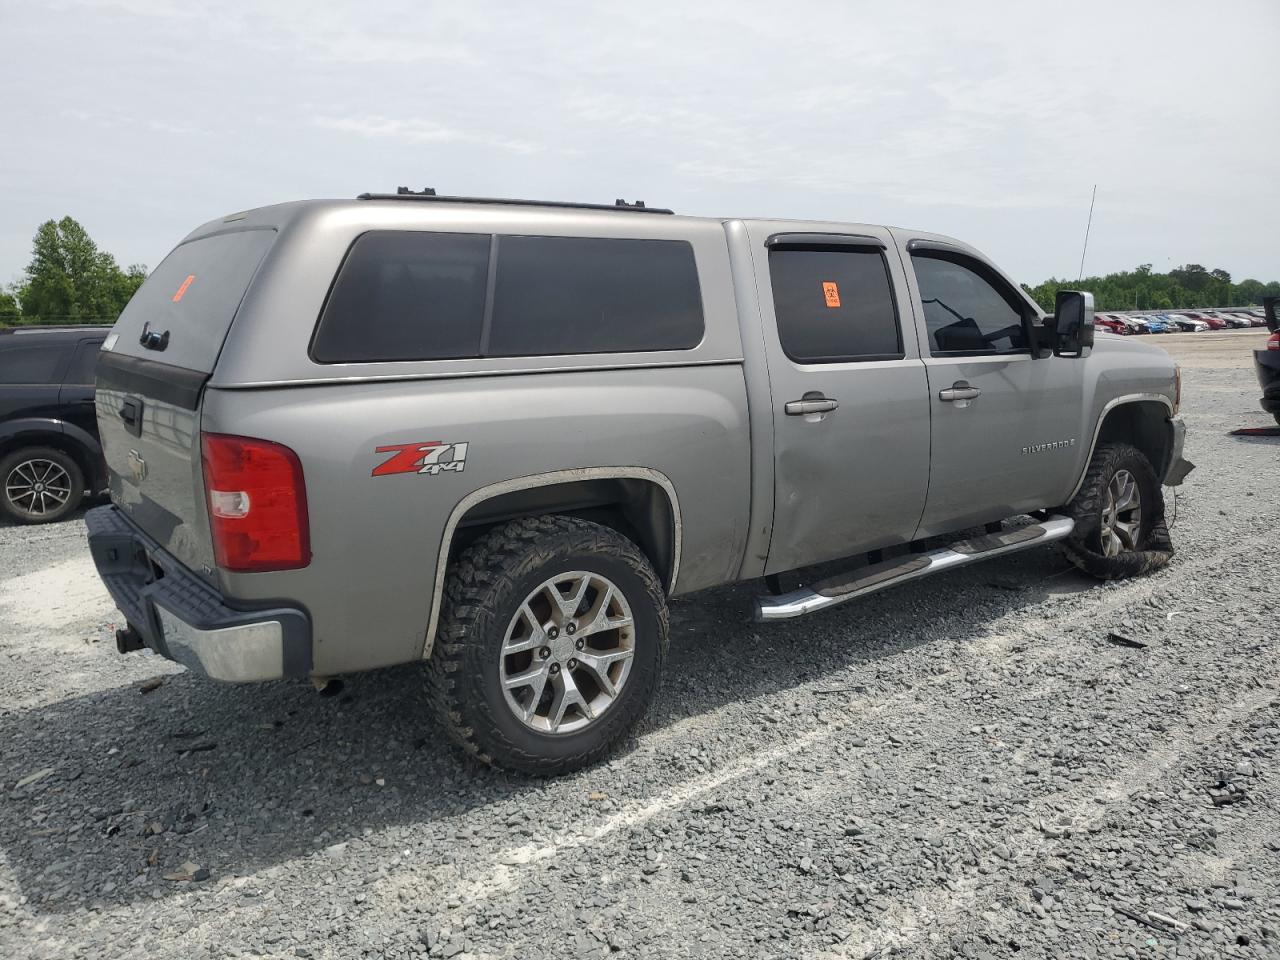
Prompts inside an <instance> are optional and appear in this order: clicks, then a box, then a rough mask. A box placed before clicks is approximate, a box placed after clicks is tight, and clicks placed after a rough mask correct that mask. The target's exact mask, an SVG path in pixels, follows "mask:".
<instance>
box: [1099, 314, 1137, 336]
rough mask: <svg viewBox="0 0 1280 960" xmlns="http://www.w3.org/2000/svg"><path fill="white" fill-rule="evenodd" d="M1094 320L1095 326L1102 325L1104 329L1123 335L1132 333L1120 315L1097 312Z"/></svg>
mask: <svg viewBox="0 0 1280 960" xmlns="http://www.w3.org/2000/svg"><path fill="white" fill-rule="evenodd" d="M1093 322H1094V325H1095V326H1099V327H1102V329H1104V330H1109V331H1111V332H1112V333H1118V334H1120V335H1121V336H1128V335H1129V333H1130V330H1129V328H1128V326H1126V325H1125V323H1124V321H1123V320H1121V319H1120V318H1119V317H1115V316H1112V315H1111V314H1109V313H1095V314H1094V315H1093Z"/></svg>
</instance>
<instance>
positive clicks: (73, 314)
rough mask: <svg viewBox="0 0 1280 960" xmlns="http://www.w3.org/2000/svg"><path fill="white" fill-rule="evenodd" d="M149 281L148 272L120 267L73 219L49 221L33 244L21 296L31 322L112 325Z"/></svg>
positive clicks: (42, 225) (26, 319) (44, 224)
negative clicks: (136, 291) (130, 299)
mask: <svg viewBox="0 0 1280 960" xmlns="http://www.w3.org/2000/svg"><path fill="white" fill-rule="evenodd" d="M145 279H146V268H145V267H142V266H140V265H135V266H132V267H130V268H129V270H128V271H124V270H121V269H120V265H119V264H118V263H116V259H115V257H113V256H112V255H111V254H109V253H107V252H106V251H105V250H99V249H98V245H97V244H96V243H94V242H93V239H92V238H91V237H90V236H89V234H88V232H87V231H86V230H85V229H84V227H82V226H81V225H80V224H79V223H77V222H76V221H75V220H73V219H72V218H71V217H63V218H62V219H61V220H58V221H54V220H48V221H46V222H44V223H42V224H41V225H40V226H39V227H38V228H37V229H36V234H35V238H34V239H33V241H32V249H31V262H30V263H29V264H28V265H27V270H26V282H25V283H24V284H23V286H22V289H21V293H20V295H19V297H18V300H19V301H20V305H21V311H22V318H23V320H24V321H26V322H28V323H41V322H46V323H95V322H96V323H111V322H113V321H114V320H115V318H116V317H117V316H119V315H120V311H121V310H123V309H124V306H125V304H127V303H128V302H129V298H130V297H132V296H133V293H134V291H135V290H137V289H138V287H139V286H141V284H142V281H143V280H145Z"/></svg>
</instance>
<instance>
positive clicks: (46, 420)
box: [0, 417, 107, 492]
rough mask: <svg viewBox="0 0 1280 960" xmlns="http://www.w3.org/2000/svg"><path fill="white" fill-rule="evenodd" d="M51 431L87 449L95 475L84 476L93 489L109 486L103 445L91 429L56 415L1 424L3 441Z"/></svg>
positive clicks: (38, 435)
mask: <svg viewBox="0 0 1280 960" xmlns="http://www.w3.org/2000/svg"><path fill="white" fill-rule="evenodd" d="M50 434H56V435H58V436H62V437H65V438H67V439H68V440H70V441H72V442H73V443H75V444H76V445H77V446H79V447H80V448H81V449H83V450H84V452H85V454H86V455H87V456H88V458H89V463H88V466H89V467H90V468H91V469H92V471H93V476H92V477H85V480H86V481H87V482H88V481H92V482H91V483H89V484H88V485H89V486H90V487H91V489H93V490H94V491H95V492H96V491H97V490H100V489H102V488H103V487H105V486H106V480H107V471H106V460H105V458H104V456H103V453H102V444H101V442H99V440H98V438H97V437H95V436H94V435H93V434H91V433H90V432H89V431H88V430H84V429H82V428H81V427H77V426H76V425H75V424H74V423H67V421H65V420H59V419H58V418H57V417H22V418H20V419H17V420H9V421H7V422H5V423H0V443H2V442H5V441H8V440H20V439H22V438H23V437H27V436H30V437H31V438H32V439H33V440H37V439H38V438H39V437H42V436H49V435H50Z"/></svg>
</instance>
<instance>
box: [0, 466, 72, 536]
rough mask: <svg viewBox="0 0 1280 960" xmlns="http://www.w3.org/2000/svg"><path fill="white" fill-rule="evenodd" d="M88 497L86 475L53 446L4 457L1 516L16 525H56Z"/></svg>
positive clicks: (0, 483) (0, 472)
mask: <svg viewBox="0 0 1280 960" xmlns="http://www.w3.org/2000/svg"><path fill="white" fill-rule="evenodd" d="M83 497H84V472H83V471H82V470H81V469H80V465H79V464H78V463H76V461H75V460H74V459H73V458H72V457H70V456H68V455H67V454H65V453H63V452H62V451H61V450H57V449H55V448H53V447H25V448H23V449H21V450H14V451H12V452H11V453H9V454H7V455H6V456H4V457H0V514H3V515H4V516H5V517H7V518H9V519H10V520H13V521H14V522H16V523H53V522H55V521H57V520H61V519H63V518H64V517H66V516H67V515H68V514H69V513H71V511H73V510H75V508H76V507H78V506H79V505H80V501H81V499H82V498H83Z"/></svg>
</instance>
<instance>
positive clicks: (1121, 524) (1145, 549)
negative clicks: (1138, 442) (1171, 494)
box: [1061, 443, 1173, 580]
mask: <svg viewBox="0 0 1280 960" xmlns="http://www.w3.org/2000/svg"><path fill="white" fill-rule="evenodd" d="M1065 513H1066V514H1067V516H1069V517H1071V519H1073V520H1074V521H1075V528H1074V529H1073V530H1072V531H1071V535H1070V536H1069V537H1067V538H1066V539H1065V540H1063V541H1062V542H1061V543H1062V551H1063V553H1065V554H1066V556H1067V559H1068V560H1070V561H1071V562H1072V563H1073V564H1075V565H1076V566H1077V567H1079V568H1080V569H1081V570H1083V571H1084V572H1085V573H1087V574H1089V575H1090V576H1094V577H1097V578H1098V579H1099V580H1116V579H1120V578H1123V577H1132V576H1137V575H1138V574H1143V573H1150V572H1151V571H1152V570H1158V569H1160V568H1161V567H1163V566H1165V565H1166V564H1167V563H1168V562H1169V560H1170V559H1171V558H1172V557H1173V543H1172V541H1170V539H1169V530H1168V527H1167V526H1166V525H1165V517H1164V495H1163V493H1162V492H1161V489H1160V481H1159V480H1158V479H1157V477H1156V472H1155V470H1154V469H1153V468H1152V466H1151V462H1150V461H1149V460H1147V458H1146V455H1145V454H1143V453H1142V451H1141V450H1138V449H1137V448H1136V447H1133V446H1130V445H1129V444H1127V443H1104V444H1100V445H1099V446H1098V448H1097V450H1095V451H1094V454H1093V459H1092V460H1091V461H1090V462H1089V470H1088V472H1087V473H1086V474H1085V478H1084V482H1083V483H1082V484H1081V485H1080V491H1079V492H1078V493H1077V494H1076V496H1075V498H1074V499H1073V500H1072V501H1071V502H1070V503H1069V504H1067V506H1066V508H1065Z"/></svg>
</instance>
